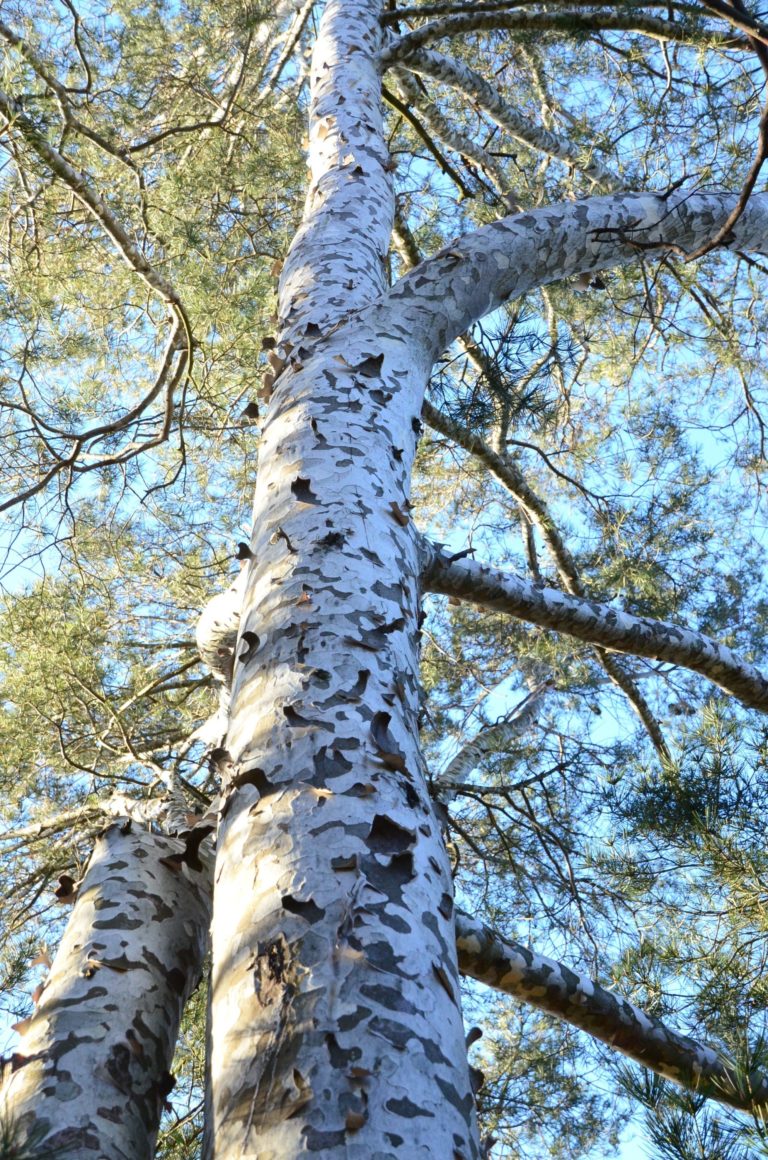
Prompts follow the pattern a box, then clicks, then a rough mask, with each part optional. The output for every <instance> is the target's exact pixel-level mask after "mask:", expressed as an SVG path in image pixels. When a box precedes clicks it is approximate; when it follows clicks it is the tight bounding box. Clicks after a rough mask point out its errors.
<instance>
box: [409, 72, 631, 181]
mask: <svg viewBox="0 0 768 1160" xmlns="http://www.w3.org/2000/svg"><path fill="white" fill-rule="evenodd" d="M403 63H404V64H405V65H406V66H407V67H408V68H409V69H410V70H411V71H412V72H416V73H419V74H421V75H423V76H429V77H433V78H434V79H435V80H438V81H442V82H443V83H444V84H447V85H450V86H451V87H452V88H454V89H458V90H459V91H460V92H461V93H463V94H464V95H465V96H466V97H469V98H470V100H473V101H475V102H476V104H477V106H478V108H480V109H482V111H483V112H484V113H487V114H488V116H489V117H491V119H492V120H494V121H495V122H496V124H497V125H499V127H500V128H502V129H504V130H505V131H506V132H507V133H509V134H510V135H511V136H512V137H514V138H515V139H516V140H517V141H521V142H522V143H523V144H524V145H527V146H529V148H531V149H535V150H537V151H538V152H540V153H545V154H546V155H547V156H548V157H553V158H555V160H556V161H562V162H565V163H566V164H568V165H573V166H574V167H575V168H576V169H578V170H580V172H582V173H583V174H584V175H585V176H586V177H589V178H590V179H591V180H592V181H594V182H596V183H597V185H599V186H601V187H602V188H604V189H606V190H620V189H622V188H623V182H622V181H621V180H620V179H619V178H618V177H617V176H616V175H615V174H614V173H611V171H610V170H609V169H606V167H605V166H604V165H601V163H600V162H599V161H595V160H594V159H585V157H584V151H583V150H582V149H580V148H578V147H577V146H575V145H574V144H573V142H572V141H569V140H567V139H566V138H564V137H558V136H557V134H555V133H552V132H550V131H549V130H548V129H545V128H544V127H543V126H542V125H534V124H533V123H532V122H531V121H528V120H526V119H525V118H524V117H521V116H520V114H519V113H518V112H517V111H516V110H515V109H513V108H512V106H511V105H509V104H507V102H506V101H504V100H503V99H502V97H501V95H500V93H499V92H498V91H497V90H496V89H495V88H494V86H493V85H491V84H489V83H488V81H486V80H485V78H484V77H482V76H481V75H480V73H478V72H475V70H474V69H472V68H470V67H469V65H466V64H464V62H463V61H458V60H452V59H450V58H449V57H446V56H443V55H442V54H441V53H438V52H430V51H429V50H427V49H422V50H421V51H420V52H413V53H409V54H408V56H407V57H405V59H404V61H403Z"/></svg>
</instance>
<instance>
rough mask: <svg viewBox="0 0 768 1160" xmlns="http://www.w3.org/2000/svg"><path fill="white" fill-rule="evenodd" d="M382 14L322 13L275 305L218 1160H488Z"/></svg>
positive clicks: (329, 8)
mask: <svg viewBox="0 0 768 1160" xmlns="http://www.w3.org/2000/svg"><path fill="white" fill-rule="evenodd" d="M380 11H381V3H380V0H356V2H354V3H353V2H352V0H330V2H329V3H328V4H327V5H326V8H325V10H324V14H323V18H322V22H321V26H320V30H319V35H318V39H317V43H316V48H315V53H314V57H313V64H312V107H311V115H310V168H311V173H312V182H311V186H310V190H309V195H308V198H307V204H306V209H305V217H304V222H303V225H302V227H301V228H300V230H299V232H298V234H297V237H296V239H295V241H294V244H293V246H292V248H291V251H290V254H289V256H288V258H287V260H286V263H285V268H284V271H283V276H282V279H281V286H280V319H281V330H280V333H279V335H278V345H277V348H276V358H275V359H274V360H273V366H274V367H275V370H276V371H277V373H278V375H279V377H278V378H277V382H276V384H275V391H274V395H273V398H272V403H271V406H270V409H269V412H268V414H267V418H266V420H265V425H264V430H263V435H262V444H261V448H260V453H259V475H258V480H257V486H256V497H255V504H254V532H253V541H252V545H251V546H252V551H253V557H254V558H253V561H252V563H251V567H250V569H249V575H248V582H247V590H246V594H245V599H244V604H243V616H242V623H241V634H240V640H239V644H238V649H237V656H236V661H235V673H234V685H233V702H232V719H231V725H230V731H229V734H228V740H227V747H228V751H229V757H230V759H231V762H230V766H229V771H228V777H226V778H225V784H224V789H223V806H222V811H221V825H220V833H219V844H218V855H217V871H216V884H215V895H214V919H213V947H214V966H213V997H212V1025H213V1043H212V1068H211V1071H212V1086H213V1102H214V1115H215V1126H214V1135H215V1140H216V1157H217V1160H228V1158H233V1160H234V1158H235V1157H237V1160H240V1157H256V1156H258V1157H260V1158H262V1160H265V1158H266V1157H275V1158H277V1157H280V1158H281V1160H288V1158H289V1157H291V1156H298V1155H305V1154H307V1153H313V1152H314V1153H321V1154H322V1155H323V1156H324V1157H336V1156H338V1157H342V1156H343V1157H347V1156H349V1155H359V1156H365V1157H366V1158H367V1157H382V1158H383V1157H392V1156H407V1157H408V1158H409V1160H412V1158H414V1160H415V1158H418V1157H423V1158H427V1157H432V1158H434V1157H436V1156H440V1157H446V1158H451V1157H453V1158H456V1160H458V1158H459V1157H464V1158H469V1157H474V1156H477V1155H478V1151H479V1149H478V1144H477V1138H476V1128H475V1122H474V1103H473V1098H472V1093H471V1086H470V1080H469V1071H468V1066H467V1061H466V1052H465V1049H464V1037H463V1028H462V1020H461V1011H460V1007H459V983H458V969H457V965H456V958H455V942H454V934H453V902H452V890H451V878H450V871H449V865H448V862H447V858H446V855H445V851H444V848H443V843H442V839H441V835H440V827H439V825H438V823H437V821H436V819H435V816H434V814H433V810H432V805H431V802H430V799H429V796H428V793H427V790H426V784H425V778H424V768H423V761H422V757H421V754H420V751H419V745H418V727H417V720H418V711H419V678H418V616H419V584H418V576H419V557H418V536H417V534H416V532H415V529H414V527H413V525H412V523H411V520H410V517H409V512H408V508H409V504H408V487H409V480H410V468H411V463H412V460H413V454H414V450H415V444H416V438H417V433H418V430H419V426H420V424H419V421H418V414H419V410H420V407H421V399H422V396H423V392H424V387H425V384H426V379H427V375H428V372H429V369H430V366H431V359H430V358H428V357H425V355H424V354H423V353H422V352H421V351H420V350H419V347H418V345H416V344H414V343H413V342H412V339H411V335H410V333H409V328H408V326H407V324H405V323H404V322H403V320H402V312H401V311H399V310H398V309H394V308H393V309H392V310H391V311H390V312H389V316H388V318H387V320H386V323H385V324H384V325H379V324H378V323H380V322H381V319H380V317H379V318H377V325H376V327H375V328H371V327H370V326H368V325H366V322H365V320H364V319H363V320H361V317H360V310H361V308H363V312H364V308H365V306H366V303H368V302H371V301H375V300H377V299H380V297H381V295H382V294H383V292H384V291H385V281H384V259H385V257H386V254H387V252H388V247H389V238H390V230H391V221H392V186H391V180H390V176H389V170H390V166H389V158H388V155H387V150H386V147H385V145H384V140H383V132H382V122H381V101H380V81H379V76H378V66H377V63H376V62H377V52H378V49H379V47H380V39H381V30H380V26H379V19H378V18H379V15H380ZM350 316H352V317H350ZM281 360H284V365H281Z"/></svg>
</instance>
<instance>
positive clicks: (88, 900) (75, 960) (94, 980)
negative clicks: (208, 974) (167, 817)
mask: <svg viewBox="0 0 768 1160" xmlns="http://www.w3.org/2000/svg"><path fill="white" fill-rule="evenodd" d="M183 849H184V846H183V843H181V842H179V841H177V840H175V839H173V838H164V837H159V836H157V835H155V834H149V833H147V832H146V831H143V830H138V829H134V828H133V826H132V823H131V822H124V823H115V824H113V825H111V826H109V827H108V829H106V830H105V831H104V833H103V834H102V835H101V837H100V838H99V840H98V841H97V843H96V847H95V849H94V852H93V855H92V857H91V860H90V862H89V864H88V870H87V872H86V874H85V878H84V879H83V882H82V885H81V886H80V889H79V892H78V894H77V899H76V901H75V904H74V910H73V911H72V915H71V917H70V920H69V922H68V924H67V928H66V930H65V932H64V937H63V938H62V941H61V944H60V946H59V949H58V951H57V954H56V958H55V960H54V962H53V965H52V967H51V971H50V974H49V976H48V979H47V981H46V983H45V986H44V989H43V992H42V995H41V996H40V1000H39V1004H38V1006H37V1010H36V1011H35V1013H34V1015H33V1016H32V1018H31V1020H30V1021H29V1023H28V1025H27V1026H26V1027H25V1028H24V1030H23V1032H22V1039H21V1045H20V1048H19V1050H18V1051H17V1052H16V1054H15V1055H13V1056H12V1058H11V1060H10V1062H9V1064H7V1065H6V1077H5V1083H4V1087H3V1092H2V1099H3V1106H4V1110H5V1113H6V1115H8V1117H9V1118H10V1119H11V1120H12V1121H13V1123H14V1125H15V1127H16V1130H17V1131H18V1133H19V1136H20V1137H21V1139H22V1140H26V1141H28V1144H27V1150H26V1151H25V1152H24V1155H27V1154H29V1155H30V1156H31V1155H38V1154H39V1155H40V1156H43V1155H46V1156H48V1155H50V1156H55V1157H56V1160H84V1158H85V1157H88V1156H93V1157H94V1160H101V1158H102V1157H108V1158H109V1160H143V1158H144V1157H147V1158H149V1157H152V1156H153V1155H154V1149H155V1138H156V1135H157V1129H158V1124H159V1121H160V1113H161V1111H162V1108H163V1104H164V1102H165V1099H166V1097H167V1096H168V1094H169V1092H170V1091H171V1089H172V1087H173V1079H172V1077H171V1074H170V1070H169V1069H170V1066H171V1060H172V1058H173V1052H174V1049H175V1045H176V1036H177V1034H178V1029H179V1022H180V1019H181V1012H182V1009H183V1006H184V1003H185V1002H186V1000H187V998H188V997H189V995H190V994H191V992H192V991H193V989H194V988H195V987H196V986H197V983H198V982H199V979H200V972H201V969H202V962H203V957H204V955H205V950H206V946H207V942H208V924H209V920H210V883H209V876H208V875H207V874H197V873H195V872H194V871H187V869H186V867H184V868H178V867H177V868H173V866H174V863H173V862H171V866H169V865H167V864H166V863H164V862H163V861H162V859H167V858H170V859H173V856H178V855H179V853H180V852H183Z"/></svg>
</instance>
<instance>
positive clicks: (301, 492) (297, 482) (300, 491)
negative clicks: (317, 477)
mask: <svg viewBox="0 0 768 1160" xmlns="http://www.w3.org/2000/svg"><path fill="white" fill-rule="evenodd" d="M291 491H292V492H293V494H294V496H295V497H296V499H297V500H298V501H299V503H308V504H319V503H320V500H319V499H318V498H317V496H316V495H315V493H314V492H313V490H312V488H311V486H310V481H309V480H308V479H303V478H302V477H301V476H300V475H297V476H296V478H295V479H294V481H293V483H292V484H291Z"/></svg>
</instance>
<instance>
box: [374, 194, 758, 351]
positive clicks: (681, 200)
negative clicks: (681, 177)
mask: <svg viewBox="0 0 768 1160" xmlns="http://www.w3.org/2000/svg"><path fill="white" fill-rule="evenodd" d="M736 201H737V198H736V195H734V194H727V193H722V194H721V193H684V192H682V191H680V190H677V191H676V192H674V193H673V194H671V195H670V196H668V197H667V196H665V195H664V194H655V193H627V194H614V195H609V196H606V197H591V198H584V199H583V200H581V201H573V202H564V203H561V204H560V205H552V206H548V207H547V208H546V209H536V210H530V211H528V212H526V213H522V214H517V215H516V216H514V217H506V218H502V219H501V220H500V221H497V222H492V223H491V225H487V226H483V227H481V228H480V229H478V230H475V231H474V232H473V233H471V234H466V235H465V236H464V237H461V238H457V239H456V240H455V241H453V242H451V244H450V245H449V246H446V247H445V248H444V249H442V250H441V251H440V252H439V253H438V254H435V256H434V257H433V258H428V259H427V260H426V261H424V262H422V263H421V264H420V265H418V266H416V267H415V268H414V269H413V270H411V271H409V273H408V274H406V275H405V276H404V277H403V278H401V279H400V280H399V281H398V282H397V283H396V284H395V285H394V286H393V287H392V289H391V290H390V291H389V294H388V295H387V297H386V299H385V300H384V301H383V302H382V303H381V304H379V305H375V306H372V307H370V308H369V312H368V315H367V318H366V321H368V320H370V323H373V324H375V320H376V315H377V313H378V314H379V315H380V317H381V320H382V325H384V324H385V322H386V320H387V319H389V318H390V317H391V315H392V311H393V308H397V309H399V310H400V311H401V317H403V319H404V321H406V322H407V323H408V324H409V325H410V328H411V332H412V334H413V340H414V343H415V344H416V345H417V346H418V347H419V349H422V348H423V349H424V351H425V353H427V355H428V358H429V362H430V365H431V364H432V363H433V362H434V361H435V360H436V359H437V358H438V357H439V355H440V354H441V353H442V351H444V350H445V348H446V347H447V346H449V345H450V343H451V342H453V340H454V339H455V338H457V337H458V336H459V335H460V334H462V333H463V332H464V331H465V330H467V329H468V328H469V327H470V326H472V325H473V324H474V323H475V322H477V321H478V320H479V319H481V318H483V317H484V316H485V315H486V314H489V313H490V312H491V311H493V310H495V309H496V308H497V307H498V306H501V305H502V304H503V303H504V302H507V301H508V300H509V299H510V298H517V297H520V296H521V295H522V294H525V293H526V292H527V291H528V290H531V289H534V288H535V287H537V286H544V285H546V284H547V283H548V282H554V281H557V280H559V279H561V278H569V277H571V276H573V275H574V274H588V273H592V272H594V271H597V270H605V269H607V268H608V267H611V266H626V265H628V264H629V263H630V262H632V261H635V260H636V259H637V257H638V255H639V254H641V253H643V254H644V253H647V252H648V251H650V252H652V253H653V252H656V253H662V252H663V251H664V250H669V249H670V248H671V247H678V248H681V249H682V250H684V251H686V252H693V251H694V250H695V249H696V248H697V247H698V246H700V245H703V244H704V243H705V242H706V241H708V240H709V239H710V238H712V237H714V235H715V234H716V233H717V231H718V230H719V229H720V227H721V226H722V224H723V223H724V222H725V221H726V219H727V217H728V215H729V213H730V212H731V210H732V209H733V207H734V205H735V204H736ZM726 244H727V247H728V248H729V249H733V250H755V251H757V252H760V253H765V252H768V194H764V193H762V194H753V195H752V197H751V198H750V200H749V203H748V205H747V207H746V209H745V210H744V213H743V214H742V216H741V217H740V218H739V220H738V221H737V222H736V224H735V225H734V227H733V230H732V231H731V235H730V238H729V240H728V242H727V243H726Z"/></svg>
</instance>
